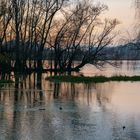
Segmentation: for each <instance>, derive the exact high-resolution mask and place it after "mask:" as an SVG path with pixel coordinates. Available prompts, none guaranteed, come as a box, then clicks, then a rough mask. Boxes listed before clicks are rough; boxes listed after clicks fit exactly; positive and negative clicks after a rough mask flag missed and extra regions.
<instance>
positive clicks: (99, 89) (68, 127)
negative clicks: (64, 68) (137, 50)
mask: <svg viewBox="0 0 140 140" xmlns="http://www.w3.org/2000/svg"><path fill="white" fill-rule="evenodd" d="M87 67H88V71H87V70H86V69H87ZM89 70H90V72H91V73H90V72H89ZM81 73H82V74H83V75H90V74H91V75H96V74H97V75H99V71H98V70H96V71H95V68H94V67H91V66H89V65H88V66H86V67H85V68H84V69H83V70H82V71H81ZM118 73H119V74H125V75H136V74H137V75H138V74H139V75H140V62H139V61H137V62H130V63H126V62H123V65H122V67H120V68H119V69H116V68H112V67H108V68H106V69H105V70H104V71H101V73H100V74H104V75H106V74H107V76H108V75H117V74H118ZM46 77H47V74H42V75H39V74H32V75H30V76H29V75H28V76H26V77H22V76H21V77H20V78H19V80H20V84H16V85H15V84H12V85H5V86H4V87H1V88H0V140H79V139H81V140H140V109H139V107H140V82H106V83H99V84H76V83H75V84H74V83H58V82H56V83H53V82H49V81H46V80H45V78H46ZM39 79H40V80H39ZM39 81H40V82H39ZM60 108H62V109H60ZM123 126H125V129H123Z"/></svg>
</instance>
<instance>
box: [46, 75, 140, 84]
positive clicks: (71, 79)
mask: <svg viewBox="0 0 140 140" xmlns="http://www.w3.org/2000/svg"><path fill="white" fill-rule="evenodd" d="M46 80H50V81H54V82H56V81H57V82H75V83H103V82H109V81H140V76H112V77H105V76H95V77H84V76H50V77H47V78H46Z"/></svg>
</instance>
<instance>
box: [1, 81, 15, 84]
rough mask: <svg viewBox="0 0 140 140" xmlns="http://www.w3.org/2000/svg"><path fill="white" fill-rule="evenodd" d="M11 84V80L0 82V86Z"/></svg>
mask: <svg viewBox="0 0 140 140" xmlns="http://www.w3.org/2000/svg"><path fill="white" fill-rule="evenodd" d="M11 83H13V81H12V80H0V84H11Z"/></svg>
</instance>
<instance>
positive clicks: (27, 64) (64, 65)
mask: <svg viewBox="0 0 140 140" xmlns="http://www.w3.org/2000/svg"><path fill="white" fill-rule="evenodd" d="M107 9H108V7H107V6H106V5H103V4H99V3H97V4H95V3H93V2H92V1H90V0H83V1H78V0H77V1H74V2H73V1H70V0H69V1H68V0H1V1H0V59H1V60H0V69H12V70H14V71H21V70H22V71H25V70H30V69H32V70H37V71H42V70H43V69H44V68H43V62H44V61H43V56H44V55H45V54H44V53H45V52H47V50H49V56H50V57H49V58H51V61H52V62H53V63H51V65H50V66H49V68H48V70H52V71H76V70H79V69H80V68H81V67H83V66H84V65H86V64H87V63H90V64H93V65H97V66H98V65H99V66H102V65H103V64H104V63H106V62H107V61H106V60H105V59H104V58H105V56H106V54H104V53H105V51H103V50H104V49H105V48H106V47H107V46H108V45H110V44H111V43H112V42H113V39H114V37H115V36H116V34H114V33H113V31H114V29H115V27H116V25H117V24H118V21H117V20H116V19H113V20H112V19H105V20H102V18H101V16H102V13H103V12H104V11H106V10H107ZM84 46H86V47H84ZM46 54H48V53H46ZM79 54H80V55H79ZM78 56H80V60H79V63H78V64H77V65H74V60H75V59H76V58H78ZM101 60H102V61H101Z"/></svg>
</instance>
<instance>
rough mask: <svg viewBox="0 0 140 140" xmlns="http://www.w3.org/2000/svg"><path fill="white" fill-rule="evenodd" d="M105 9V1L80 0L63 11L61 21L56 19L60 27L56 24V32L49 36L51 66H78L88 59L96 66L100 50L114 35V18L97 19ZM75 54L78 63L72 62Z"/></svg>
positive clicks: (73, 67) (68, 69)
mask: <svg viewBox="0 0 140 140" xmlns="http://www.w3.org/2000/svg"><path fill="white" fill-rule="evenodd" d="M106 9H107V6H105V5H101V4H100V5H99V4H98V5H92V4H91V3H89V2H88V1H84V2H83V1H82V2H78V3H77V5H76V6H75V7H74V8H73V10H72V11H67V10H66V11H65V10H63V11H62V14H63V18H64V19H63V22H61V23H58V24H59V28H58V24H56V26H57V29H56V34H55V36H54V34H53V35H52V36H51V37H52V38H53V41H51V43H50V42H48V44H49V45H50V47H52V48H53V49H54V70H62V71H72V70H79V69H80V68H81V67H83V66H84V65H86V64H87V63H90V64H94V65H96V66H97V65H98V64H99V61H100V60H103V58H102V56H103V54H102V53H101V52H102V50H103V49H104V48H105V47H106V46H107V45H109V44H110V43H111V42H112V40H113V38H114V37H115V36H114V35H112V34H111V33H112V31H113V30H114V28H115V27H116V25H117V24H118V22H117V20H116V19H114V20H105V22H104V23H103V22H102V21H101V20H100V19H99V17H100V15H101V13H102V12H103V11H104V10H106ZM101 27H103V29H100V28H101ZM79 51H80V52H81V53H79ZM79 54H80V55H79ZM78 55H79V56H78ZM78 57H80V61H79V64H78V65H74V60H76V59H77V58H78ZM101 58H102V59H101Z"/></svg>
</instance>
